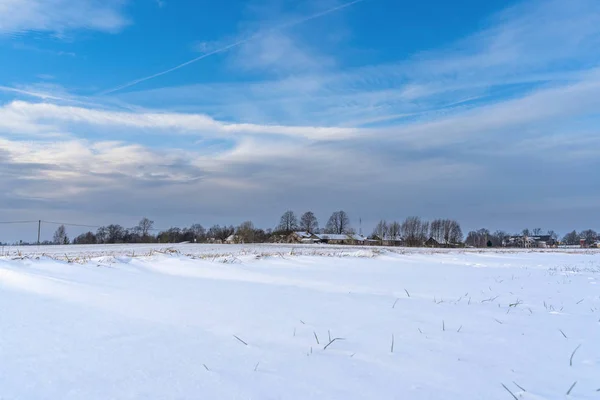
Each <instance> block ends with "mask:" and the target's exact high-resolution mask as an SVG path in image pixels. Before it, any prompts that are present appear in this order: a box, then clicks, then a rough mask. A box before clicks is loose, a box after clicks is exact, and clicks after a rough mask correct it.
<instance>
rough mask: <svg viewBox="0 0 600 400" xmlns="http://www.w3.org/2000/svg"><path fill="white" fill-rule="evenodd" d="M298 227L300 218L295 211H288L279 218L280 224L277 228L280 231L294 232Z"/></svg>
mask: <svg viewBox="0 0 600 400" xmlns="http://www.w3.org/2000/svg"><path fill="white" fill-rule="evenodd" d="M297 229H298V218H296V214H294V212H293V211H286V212H285V213H283V215H282V216H281V219H280V220H279V225H278V226H277V230H278V231H279V232H286V233H289V232H293V231H295V230H297Z"/></svg>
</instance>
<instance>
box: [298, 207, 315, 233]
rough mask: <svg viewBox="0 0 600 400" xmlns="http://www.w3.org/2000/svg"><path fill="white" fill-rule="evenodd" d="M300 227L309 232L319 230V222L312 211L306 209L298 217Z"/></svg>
mask: <svg viewBox="0 0 600 400" xmlns="http://www.w3.org/2000/svg"><path fill="white" fill-rule="evenodd" d="M300 229H302V230H303V231H305V232H309V233H316V232H317V231H318V230H319V222H318V221H317V217H315V214H313V212H312V211H307V212H305V213H304V214H302V217H300Z"/></svg>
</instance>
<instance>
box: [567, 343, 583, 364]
mask: <svg viewBox="0 0 600 400" xmlns="http://www.w3.org/2000/svg"><path fill="white" fill-rule="evenodd" d="M580 347H581V345H579V346H577V347H576V348H575V350H573V353H571V358H570V359H569V365H570V366H571V367H572V366H573V357H575V353H577V350H579V348H580Z"/></svg>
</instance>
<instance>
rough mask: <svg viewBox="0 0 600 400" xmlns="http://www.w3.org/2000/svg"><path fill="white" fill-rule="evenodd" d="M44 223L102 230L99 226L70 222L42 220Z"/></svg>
mask: <svg viewBox="0 0 600 400" xmlns="http://www.w3.org/2000/svg"><path fill="white" fill-rule="evenodd" d="M34 222H37V221H34ZM42 222H43V223H45V224H52V225H65V226H75V227H79V228H96V229H98V228H101V226H98V225H84V224H70V223H68V222H54V221H44V220H42Z"/></svg>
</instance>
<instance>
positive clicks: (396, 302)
mask: <svg viewBox="0 0 600 400" xmlns="http://www.w3.org/2000/svg"><path fill="white" fill-rule="evenodd" d="M398 300H400V299H396V301H395V302H394V305H393V306H392V308H396V304H398Z"/></svg>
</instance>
